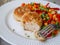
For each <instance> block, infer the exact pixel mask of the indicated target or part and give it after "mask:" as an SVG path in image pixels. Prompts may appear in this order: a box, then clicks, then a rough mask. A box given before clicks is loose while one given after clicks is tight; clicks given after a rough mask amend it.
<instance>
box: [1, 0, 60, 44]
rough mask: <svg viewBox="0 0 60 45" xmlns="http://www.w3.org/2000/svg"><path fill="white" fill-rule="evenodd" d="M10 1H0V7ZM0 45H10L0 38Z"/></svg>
mask: <svg viewBox="0 0 60 45" xmlns="http://www.w3.org/2000/svg"><path fill="white" fill-rule="evenodd" d="M10 1H12V0H0V6H2V5H3V4H5V3H7V2H10ZM47 1H50V2H53V3H56V4H58V5H60V0H47ZM0 45H10V44H8V43H7V42H5V41H4V40H3V39H1V38H0Z"/></svg>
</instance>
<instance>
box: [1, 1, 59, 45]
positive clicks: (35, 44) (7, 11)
mask: <svg viewBox="0 0 60 45" xmlns="http://www.w3.org/2000/svg"><path fill="white" fill-rule="evenodd" d="M23 2H25V3H29V2H40V3H42V4H44V5H46V4H47V3H48V1H42V0H22V1H12V2H9V3H7V4H5V5H3V6H1V7H0V37H1V38H2V39H4V40H5V41H7V42H8V43H10V44H13V45H20V44H21V45H60V35H57V36H56V37H55V38H52V39H49V40H47V41H46V42H40V41H38V40H36V39H27V38H24V37H22V36H20V35H18V34H16V33H15V32H13V31H11V29H10V28H9V27H8V26H7V22H9V21H7V20H9V19H10V18H8V17H9V16H10V17H11V14H12V11H13V10H14V9H15V8H16V7H18V6H20V4H21V3H23ZM49 3H50V6H51V7H59V8H60V6H59V5H56V4H53V3H51V2H49ZM10 22H11V23H9V24H13V21H11V20H10ZM9 24H8V25H9ZM10 27H11V26H10ZM12 28H13V27H12ZM13 29H14V28H13ZM20 29H21V28H20ZM17 32H18V31H17Z"/></svg>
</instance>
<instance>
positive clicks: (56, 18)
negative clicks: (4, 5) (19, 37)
mask: <svg viewBox="0 0 60 45" xmlns="http://www.w3.org/2000/svg"><path fill="white" fill-rule="evenodd" d="M58 11H60V8H52V7H50V6H49V3H47V4H46V5H43V4H40V3H28V4H25V3H22V5H21V6H19V7H17V8H16V9H15V10H14V17H15V19H16V20H17V21H19V22H22V25H23V27H24V30H26V31H32V32H35V37H37V38H38V40H41V41H43V40H46V39H45V38H43V37H39V35H38V32H39V31H41V30H42V29H44V28H45V27H46V26H48V25H49V24H54V25H56V26H57V28H56V30H54V31H53V32H52V33H51V34H49V35H48V36H47V37H55V36H56V35H57V34H58V32H59V29H60V13H58Z"/></svg>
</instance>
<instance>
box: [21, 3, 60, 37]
mask: <svg viewBox="0 0 60 45" xmlns="http://www.w3.org/2000/svg"><path fill="white" fill-rule="evenodd" d="M25 5H27V6H28V8H29V9H30V10H31V11H34V12H37V13H38V14H39V16H40V17H41V18H42V21H43V25H42V27H41V29H43V28H44V27H45V26H47V25H48V24H55V25H56V26H57V29H56V30H55V31H54V32H52V33H51V34H50V35H48V37H50V36H52V37H54V36H55V35H57V33H58V30H59V28H60V14H58V12H57V11H59V10H60V8H52V7H49V6H48V5H49V3H47V4H46V5H42V4H40V3H29V4H25V3H23V4H22V5H21V6H25Z"/></svg>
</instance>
